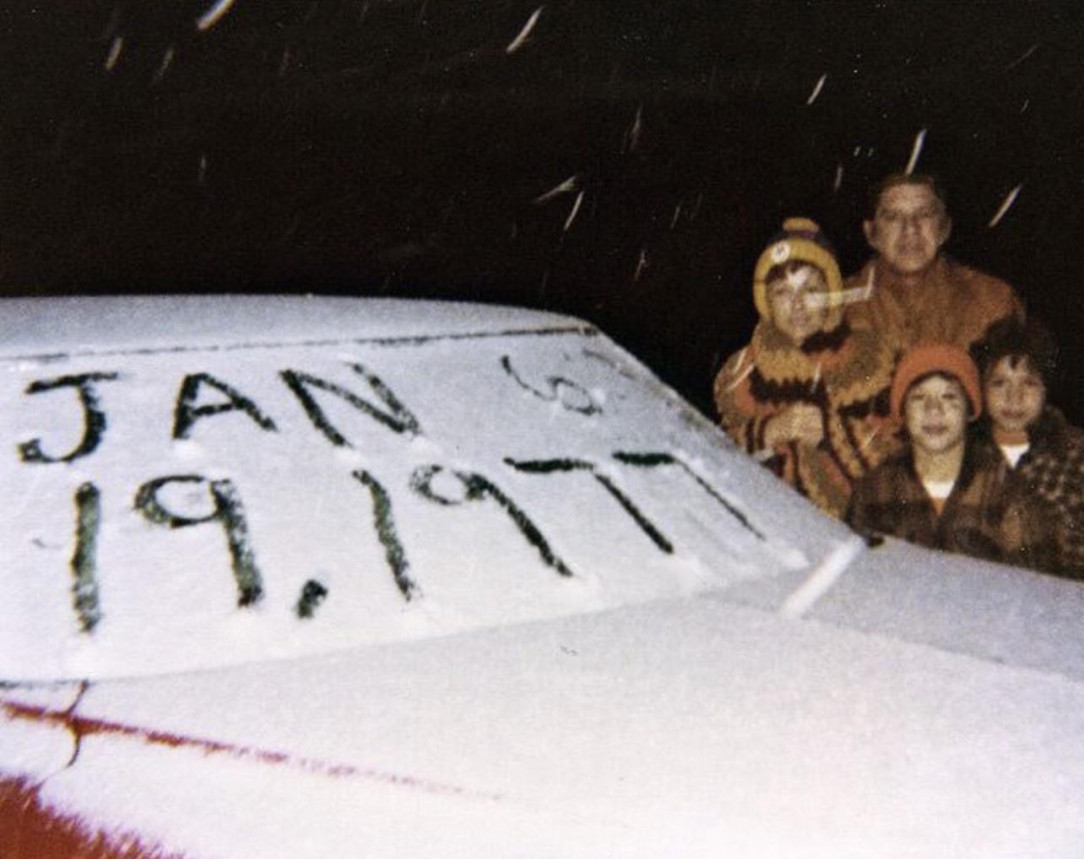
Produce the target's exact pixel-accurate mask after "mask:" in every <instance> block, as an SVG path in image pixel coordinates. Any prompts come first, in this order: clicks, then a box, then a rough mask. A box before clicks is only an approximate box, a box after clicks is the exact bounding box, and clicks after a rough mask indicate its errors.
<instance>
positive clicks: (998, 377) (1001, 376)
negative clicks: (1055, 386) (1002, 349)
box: [983, 355, 1046, 432]
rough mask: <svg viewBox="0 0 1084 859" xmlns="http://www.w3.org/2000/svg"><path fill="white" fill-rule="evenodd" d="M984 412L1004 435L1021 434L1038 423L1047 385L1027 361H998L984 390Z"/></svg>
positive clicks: (1006, 358) (987, 377) (1005, 359)
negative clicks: (1007, 433)
mask: <svg viewBox="0 0 1084 859" xmlns="http://www.w3.org/2000/svg"><path fill="white" fill-rule="evenodd" d="M983 395H984V396H985V398H986V409H987V411H988V412H989V413H990V419H991V420H992V421H993V422H994V426H995V427H997V428H998V429H999V430H1002V431H1003V432H1023V431H1026V430H1027V428H1028V427H1029V426H1031V425H1032V424H1033V423H1035V421H1036V420H1038V418H1039V415H1040V414H1041V413H1042V411H1043V405H1044V404H1045V403H1046V385H1045V384H1043V378H1042V376H1040V375H1039V374H1038V373H1036V372H1035V371H1034V370H1033V369H1032V368H1031V365H1030V364H1029V363H1028V361H1027V360H1026V359H1023V358H1021V359H1019V360H1017V361H1015V362H1014V361H1013V360H1012V359H1011V358H1010V357H1009V356H1007V355H1006V356H1005V357H1004V358H1002V359H1000V360H999V361H998V362H997V363H996V364H994V366H993V368H992V369H991V370H990V372H989V373H988V374H987V376H986V384H985V385H984V386H983Z"/></svg>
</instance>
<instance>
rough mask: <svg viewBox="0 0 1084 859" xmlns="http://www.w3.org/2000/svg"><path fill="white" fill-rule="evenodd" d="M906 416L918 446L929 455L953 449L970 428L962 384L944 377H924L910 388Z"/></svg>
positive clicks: (906, 399) (904, 405)
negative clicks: (968, 427) (968, 426)
mask: <svg viewBox="0 0 1084 859" xmlns="http://www.w3.org/2000/svg"><path fill="white" fill-rule="evenodd" d="M903 417H904V421H905V423H906V424H907V432H908V433H909V434H910V436H911V443H912V444H914V446H915V447H916V448H918V449H920V450H922V451H924V452H926V453H928V454H939V453H945V452H947V451H950V450H953V449H954V448H956V447H958V446H959V445H962V444H963V443H964V431H965V430H966V429H967V395H966V394H965V393H964V389H963V385H961V384H960V383H959V382H957V381H956V380H955V379H952V378H947V377H945V376H930V377H929V378H927V379H923V380H922V381H921V382H918V383H917V384H914V385H912V386H911V388H910V390H908V391H907V396H905V397H904V399H903Z"/></svg>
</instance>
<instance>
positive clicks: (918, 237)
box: [862, 185, 952, 275]
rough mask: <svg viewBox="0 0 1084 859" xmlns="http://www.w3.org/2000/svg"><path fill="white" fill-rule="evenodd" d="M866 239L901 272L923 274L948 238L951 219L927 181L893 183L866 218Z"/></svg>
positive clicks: (885, 259)
mask: <svg viewBox="0 0 1084 859" xmlns="http://www.w3.org/2000/svg"><path fill="white" fill-rule="evenodd" d="M862 229H863V230H864V231H865V233H866V241H867V242H869V246H870V247H871V248H873V249H874V250H875V251H877V253H878V254H879V255H880V257H881V259H882V260H883V261H884V262H885V263H886V264H887V265H888V266H889V267H890V268H891V269H893V270H894V271H895V272H897V273H898V274H904V275H908V274H921V273H922V272H924V271H925V270H926V269H927V268H929V267H930V265H931V264H932V263H933V261H934V260H935V259H937V254H938V252H939V251H940V250H941V246H942V245H943V244H944V243H945V242H946V241H947V240H948V237H949V231H950V230H951V229H952V222H951V221H950V220H949V218H948V215H947V214H945V210H944V207H943V206H942V205H941V201H940V200H938V199H937V195H936V194H934V192H933V191H932V190H931V189H930V188H929V187H928V186H926V185H893V186H892V187H891V188H889V189H888V190H887V191H885V192H884V193H883V194H881V199H880V202H879V203H878V204H877V212H876V214H875V215H874V217H873V220H872V221H863V222H862Z"/></svg>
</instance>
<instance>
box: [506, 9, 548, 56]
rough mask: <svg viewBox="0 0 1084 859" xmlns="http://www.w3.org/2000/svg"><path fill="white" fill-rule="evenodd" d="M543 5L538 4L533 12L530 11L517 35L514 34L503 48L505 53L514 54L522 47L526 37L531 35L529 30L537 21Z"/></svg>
mask: <svg viewBox="0 0 1084 859" xmlns="http://www.w3.org/2000/svg"><path fill="white" fill-rule="evenodd" d="M545 8H546V7H545V6H539V7H538V8H537V9H535V10H534V12H532V13H531V17H530V18H528V19H527V23H526V24H524V25H523V29H522V30H520V31H519V35H518V36H516V38H514V39H513V40H512V41H511V42H509V43H508V47H507V48H505V49H504V52H505V53H506V54H514V53H515V52H516V51H518V50H519V49H520V48H522V47H523V45H524V43H526V41H527V39H528V38H529V37H530V35H531V31H532V30H533V29H534V27H535V24H537V23H538V17H539V16H540V15H541V14H542V10H543V9H545Z"/></svg>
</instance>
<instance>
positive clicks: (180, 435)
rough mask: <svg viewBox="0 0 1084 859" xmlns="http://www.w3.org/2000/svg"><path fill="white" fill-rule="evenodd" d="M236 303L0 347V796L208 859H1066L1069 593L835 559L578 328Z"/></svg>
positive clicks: (602, 342)
mask: <svg viewBox="0 0 1084 859" xmlns="http://www.w3.org/2000/svg"><path fill="white" fill-rule="evenodd" d="M263 301H264V300H262V299H261V301H260V302H259V303H254V302H252V301H234V300H232V299H226V298H222V299H214V300H203V299H200V300H195V301H183V300H180V299H163V300H155V299H146V300H141V301H136V302H133V303H129V302H127V301H123V302H122V301H118V302H104V303H98V302H95V301H75V302H70V303H69V302H59V303H53V302H49V301H45V302H19V303H15V304H13V305H12V307H14V308H15V310H16V311H18V312H14V311H13V313H12V314H9V315H8V316H6V317H5V319H6V321H8V322H10V321H11V320H12V319H16V320H19V321H21V322H22V323H23V324H24V326H25V331H24V333H23V334H22V335H20V336H21V337H22V339H21V340H20V339H19V338H18V337H16V338H12V339H9V341H8V344H7V345H6V346H5V347H4V349H5V351H4V352H3V355H4V356H6V357H0V402H2V403H3V409H0V438H2V447H0V501H2V502H3V504H4V507H5V510H6V511H7V515H6V516H5V517H4V518H3V520H2V522H3V524H2V525H0V547H3V551H4V564H3V566H2V568H0V678H3V680H5V681H8V682H6V683H5V684H3V685H2V686H0V779H12V778H18V779H25V780H28V782H29V783H31V784H33V785H35V786H36V790H37V791H38V793H37V796H38V797H39V798H40V801H41V802H42V803H44V805H45V806H46V807H47V808H48V809H49V810H51V811H52V812H54V813H56V814H57V815H60V816H63V817H65V818H66V819H76V820H78V821H79V822H80V825H81V826H83V827H84V828H85V830H86V831H87V832H88V833H90V835H91V836H96V835H97V834H99V833H101V834H104V835H106V836H107V837H111V838H114V839H116V841H115V843H117V844H123V843H128V842H127V841H125V839H129V840H130V836H131V835H132V834H135V835H137V836H138V838H139V839H140V843H142V844H145V845H149V846H151V847H152V848H160V849H161V850H163V851H166V852H168V853H169V854H170V855H182V856H191V857H197V856H198V857H212V859H213V857H247V856H254V855H258V856H264V857H271V859H275V857H290V859H293V857H325V856H359V857H365V856H375V857H387V856H420V855H424V856H432V857H443V859H461V857H468V856H469V857H474V856H479V855H483V856H499V857H532V859H533V857H540V856H541V857H598V856H619V857H651V859H661V857H672V856H681V857H692V859H697V857H705V858H706V857H717V856H726V857H736V859H745V857H748V859H754V857H755V859H760V857H797V859H821V857H832V859H847V857H855V859H858V857H862V859H865V857H869V856H877V857H883V859H910V857H923V859H941V857H945V859H948V857H971V856H983V857H987V859H1002V857H1004V859H1009V857H1020V856H1028V857H1029V859H1037V857H1044V859H1045V857H1052V858H1053V859H1063V857H1064V859H1070V857H1077V856H1079V855H1080V846H1081V844H1084V825H1082V823H1081V821H1084V800H1082V797H1084V791H1082V790H1081V786H1084V742H1082V738H1084V715H1082V714H1084V684H1082V682H1081V681H1082V680H1084V668H1082V666H1081V664H1080V656H1079V654H1080V653H1084V641H1082V638H1084V636H1082V633H1081V632H1080V624H1079V623H1078V622H1076V619H1077V618H1079V610H1080V608H1081V591H1080V589H1079V588H1076V587H1075V586H1074V585H1072V584H1071V583H1068V582H1056V581H1054V580H1052V579H1048V578H1045V577H1041V576H1038V575H1035V574H1032V573H1027V572H1024V571H1018V570H1011V569H1006V568H1000V567H994V566H992V565H986V564H979V563H977V562H972V561H968V560H966V559H961V558H951V557H949V556H945V555H938V554H936V553H929V552H924V551H923V550H919V549H916V548H915V547H909V546H903V545H901V544H898V543H894V542H891V541H890V542H889V543H888V544H887V546H885V547H883V548H880V549H873V550H869V549H866V548H865V547H864V546H863V545H862V544H860V543H859V542H856V539H855V537H854V535H852V534H850V532H849V531H847V529H846V528H844V527H843V526H842V525H840V524H839V523H837V522H834V521H831V520H829V519H827V518H825V517H824V516H822V515H821V514H820V513H819V512H817V511H816V510H814V509H813V508H812V507H811V506H810V505H809V504H808V503H807V502H805V501H804V500H803V499H801V498H799V497H798V496H797V494H795V493H793V492H791V491H790V490H788V489H786V488H785V487H784V486H783V485H782V484H781V483H780V482H779V481H777V480H776V479H775V478H774V477H772V476H771V475H770V474H768V473H767V472H766V471H765V470H764V469H762V468H760V467H759V466H757V465H756V464H755V463H753V462H751V461H750V460H749V459H748V458H746V457H745V456H744V455H742V454H741V453H740V452H738V451H736V450H735V449H734V448H733V446H732V445H730V444H729V443H728V442H727V441H726V440H725V439H724V438H723V436H722V434H721V433H719V432H718V431H717V430H715V429H714V428H712V427H710V426H709V425H708V424H707V422H706V421H704V420H703V419H702V418H700V417H699V416H698V415H696V414H695V413H694V412H693V411H692V410H691V409H690V408H689V407H688V406H687V405H686V404H684V403H683V402H682V401H681V400H680V399H679V398H677V397H676V395H674V394H673V392H672V391H669V390H668V389H666V388H665V387H664V386H662V385H661V384H660V383H659V382H658V380H657V379H655V378H654V377H653V376H651V374H650V373H649V372H647V371H646V370H645V369H644V368H643V367H642V366H641V365H640V364H639V363H638V362H636V361H635V359H633V358H631V357H630V356H628V355H627V354H626V353H624V352H623V351H622V350H621V349H620V348H618V347H617V346H615V345H614V344H612V343H611V342H610V341H609V340H607V339H606V338H605V337H604V336H603V335H601V334H599V333H598V332H596V331H593V330H592V329H590V327H589V326H585V325H584V324H583V323H581V322H578V321H577V320H570V319H566V318H562V317H551V316H547V315H544V314H543V315H539V314H533V313H520V312H518V311H514V310H509V309H495V308H469V307H463V306H451V307H449V306H443V305H429V304H412V303H407V302H390V303H385V302H380V303H375V304H374V303H370V302H341V301H331V302H327V301H322V300H316V299H313V300H309V301H305V300H298V299H295V300H287V299H283V300H274V301H270V302H267V303H266V304H264V303H263ZM54 313H55V315H56V322H57V325H56V327H55V328H53V329H52V333H51V334H49V335H48V336H44V335H43V336H42V337H40V338H36V337H35V336H32V334H30V333H27V332H31V331H32V330H33V328H34V326H44V325H45V324H46V323H47V321H48V319H49V318H50V315H51V314H54ZM126 314H127V315H126ZM35 344H36V345H35ZM45 345H48V347H49V348H48V349H45V348H41V347H44V346H45ZM32 346H33V347H35V348H30V349H28V348H26V347H32ZM59 678H81V682H67V683H65V682H54V681H56V680H57V679H59ZM88 679H89V680H90V681H92V682H89V683H88V682H86V680H88ZM11 681H21V682H11ZM8 823H9V822H8V821H4V820H0V825H8ZM12 825H17V821H16V822H14V823H12Z"/></svg>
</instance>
